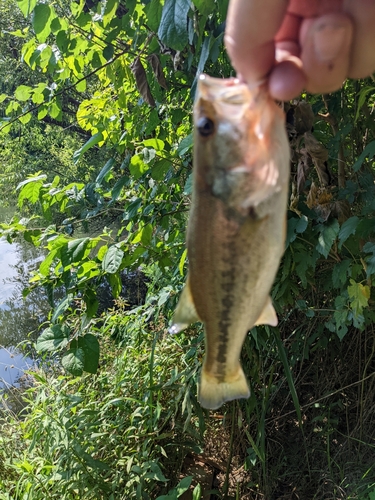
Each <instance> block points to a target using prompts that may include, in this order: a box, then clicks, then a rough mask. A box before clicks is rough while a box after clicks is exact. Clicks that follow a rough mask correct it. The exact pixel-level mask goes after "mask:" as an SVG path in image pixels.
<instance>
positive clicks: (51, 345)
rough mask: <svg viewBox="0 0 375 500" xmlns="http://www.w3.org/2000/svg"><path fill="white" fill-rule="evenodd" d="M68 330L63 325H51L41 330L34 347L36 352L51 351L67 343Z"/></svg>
mask: <svg viewBox="0 0 375 500" xmlns="http://www.w3.org/2000/svg"><path fill="white" fill-rule="evenodd" d="M69 336H70V330H69V328H68V327H67V326H65V325H62V326H61V325H52V326H51V327H49V328H46V329H45V330H43V332H42V334H41V335H40V336H39V338H38V340H37V342H36V345H35V348H36V350H37V351H38V352H53V351H57V350H59V349H62V348H64V347H66V346H67V345H68V342H69Z"/></svg>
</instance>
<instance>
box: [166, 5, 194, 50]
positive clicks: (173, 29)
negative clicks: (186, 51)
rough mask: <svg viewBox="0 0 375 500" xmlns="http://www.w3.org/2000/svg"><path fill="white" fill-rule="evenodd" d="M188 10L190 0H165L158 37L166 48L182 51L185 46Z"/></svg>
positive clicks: (186, 41)
mask: <svg viewBox="0 0 375 500" xmlns="http://www.w3.org/2000/svg"><path fill="white" fill-rule="evenodd" d="M189 9H190V0H165V2H164V7H163V12H162V16H161V20H160V26H159V29H158V36H159V38H160V40H161V41H162V42H163V43H165V45H167V47H171V48H172V49H175V50H182V49H183V48H184V47H185V46H186V45H187V43H188V30H187V15H188V12H189Z"/></svg>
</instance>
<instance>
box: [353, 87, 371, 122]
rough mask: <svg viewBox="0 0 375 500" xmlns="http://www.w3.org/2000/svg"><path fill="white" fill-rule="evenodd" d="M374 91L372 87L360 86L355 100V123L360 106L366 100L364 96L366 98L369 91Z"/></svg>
mask: <svg viewBox="0 0 375 500" xmlns="http://www.w3.org/2000/svg"><path fill="white" fill-rule="evenodd" d="M373 91H374V87H364V88H362V89H361V90H360V91H359V92H358V102H357V111H356V114H355V118H354V123H356V121H357V120H358V118H359V113H360V111H361V108H362V106H363V105H364V104H365V102H366V98H367V95H368V94H369V93H372V92H373Z"/></svg>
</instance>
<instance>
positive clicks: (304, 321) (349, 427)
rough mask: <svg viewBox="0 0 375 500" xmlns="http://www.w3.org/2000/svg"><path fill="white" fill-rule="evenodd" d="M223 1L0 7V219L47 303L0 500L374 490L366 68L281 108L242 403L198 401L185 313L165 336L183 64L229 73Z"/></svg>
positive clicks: (13, 399) (8, 442)
mask: <svg viewBox="0 0 375 500" xmlns="http://www.w3.org/2000/svg"><path fill="white" fill-rule="evenodd" d="M227 3H228V2H226V1H219V0H194V1H193V2H189V1H187V0H165V1H164V2H162V1H161V0H151V1H146V0H145V1H142V2H137V1H135V0H129V1H126V2H125V1H123V0H107V1H105V0H102V1H95V0H79V1H73V2H71V3H70V2H68V1H66V0H56V1H53V2H52V1H51V2H40V1H38V0H17V1H15V0H3V2H2V4H1V6H0V28H1V32H0V33H1V36H0V72H1V75H2V78H1V82H0V145H1V147H0V161H1V164H2V166H3V169H2V174H1V176H0V183H1V188H2V192H3V199H2V204H4V205H12V204H15V203H18V208H17V211H16V213H15V216H14V218H13V219H12V221H11V222H5V221H4V222H3V224H2V225H1V228H2V234H3V236H4V237H6V238H7V239H8V241H10V242H11V241H13V240H14V239H15V238H21V237H22V238H24V239H25V240H26V241H27V242H30V243H31V244H33V245H35V246H36V247H39V248H41V249H43V251H44V252H45V259H44V260H43V261H42V263H41V264H40V266H39V267H38V269H36V270H35V271H33V273H32V276H31V278H30V282H29V284H28V287H27V288H26V289H25V291H24V295H25V297H30V296H31V295H32V294H33V293H37V292H38V291H40V290H43V291H44V293H45V294H46V297H47V299H48V301H49V305H50V308H51V309H50V313H49V315H48V316H47V317H45V318H44V320H43V323H42V324H41V326H40V335H39V336H38V340H37V342H36V349H37V350H38V352H39V355H40V356H42V355H43V356H45V357H46V364H45V365H44V369H43V370H41V369H40V370H38V371H36V372H33V373H32V374H31V375H30V377H32V384H31V386H30V387H24V388H22V390H20V391H19V390H13V391H10V392H9V393H8V394H3V407H4V410H3V411H2V415H1V426H2V434H1V438H0V440H1V444H2V446H1V450H0V455H1V463H0V491H1V493H0V498H4V499H5V498H6V499H21V498H22V499H33V500H37V499H38V498H43V499H45V498H59V499H61V498H64V499H76V498H77V499H78V498H79V499H83V498H92V499H99V498H103V499H107V498H108V499H111V498H113V499H118V498H124V499H125V498H145V499H147V498H159V499H161V498H180V497H182V495H183V494H185V495H186V494H188V490H189V487H190V490H189V491H190V493H191V496H190V498H195V499H198V498H200V497H201V493H203V491H206V492H207V490H214V491H213V492H212V493H211V498H243V499H245V498H249V499H250V498H267V499H281V498H304V499H309V498H317V499H322V498H358V499H361V500H365V499H366V500H372V499H373V498H374V497H375V474H374V460H373V457H374V429H375V425H374V350H375V343H374V340H375V338H374V330H373V321H374V292H373V286H372V285H373V280H374V273H375V242H374V217H373V213H374V208H375V207H374V200H375V196H374V166H373V157H374V154H375V137H374V130H375V128H374V125H373V117H372V114H373V99H374V85H373V82H372V80H368V81H367V80H364V81H356V82H346V83H345V85H344V86H343V88H342V90H341V91H339V92H337V93H334V94H332V95H329V96H309V95H302V96H301V98H300V99H298V100H296V101H295V102H291V103H285V104H284V109H285V111H286V120H287V129H288V133H289V137H290V142H291V148H292V152H293V155H292V176H291V183H290V185H291V199H290V207H289V211H288V234H287V243H286V252H285V255H284V258H283V262H282V265H281V267H280V271H279V274H278V276H277V279H276V282H275V286H274V288H273V291H272V296H273V300H274V303H275V306H276V308H277V312H278V315H279V318H280V323H279V327H277V328H272V329H271V328H267V327H265V328H263V327H262V328H260V327H257V328H254V329H253V330H252V331H251V332H250V333H249V335H248V337H247V339H246V342H245V345H244V349H243V364H244V368H245V372H246V373H247V375H248V378H249V380H250V384H251V389H252V395H251V397H250V399H249V400H247V401H240V402H233V403H231V404H228V405H225V406H224V407H223V408H222V409H220V411H219V412H211V413H209V412H204V411H203V410H202V409H201V408H200V406H199V405H198V403H197V401H196V384H197V380H198V376H199V368H200V366H201V362H202V357H203V333H202V328H201V327H200V326H197V325H195V326H194V327H192V328H190V329H189V331H188V332H187V333H184V334H181V335H179V336H178V337H169V336H166V335H165V331H166V327H167V325H168V322H169V320H170V317H171V314H172V312H173V309H174V306H175V304H176V300H177V297H178V294H179V292H180V290H181V287H182V284H183V281H184V276H185V274H186V266H187V262H186V251H185V246H184V239H185V228H186V221H187V213H188V208H189V194H190V189H191V170H192V158H191V149H192V135H191V109H192V102H193V99H194V92H195V86H196V78H197V75H198V74H199V73H200V72H202V71H203V70H204V71H205V72H207V73H209V74H210V75H213V76H217V77H228V76H231V75H232V69H231V66H230V63H229V61H228V58H227V56H226V53H225V50H224V48H223V33H224V28H225V16H226V9H227ZM108 288H110V290H111V293H112V295H113V297H114V299H115V302H112V303H111V304H108V303H106V304H103V301H100V300H99V299H100V297H101V294H102V292H103V290H108ZM26 385H28V384H26ZM20 408H22V410H20ZM192 464H193V465H192ZM202 464H203V465H202ZM198 465H199V466H200V467H203V470H204V474H203V473H202V474H201V480H200V482H199V480H198V479H197V477H196V476H197V474H196V467H197V466H198ZM194 467H195V469H194ZM201 472H202V469H201ZM202 477H203V478H206V479H207V478H208V479H207V480H206V479H202ZM209 478H211V480H210V479H209ZM190 485H192V486H190ZM207 495H208V494H207V493H206V498H208V496H207ZM187 498H188V497H187Z"/></svg>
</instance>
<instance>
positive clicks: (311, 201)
mask: <svg viewBox="0 0 375 500" xmlns="http://www.w3.org/2000/svg"><path fill="white" fill-rule="evenodd" d="M318 191H319V190H318V187H317V186H316V184H315V183H314V182H312V183H311V186H310V191H309V194H308V195H307V199H306V205H307V206H308V207H309V208H313V207H315V205H316V199H317V194H318Z"/></svg>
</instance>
